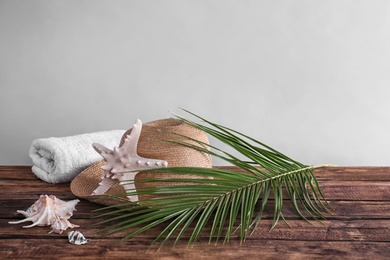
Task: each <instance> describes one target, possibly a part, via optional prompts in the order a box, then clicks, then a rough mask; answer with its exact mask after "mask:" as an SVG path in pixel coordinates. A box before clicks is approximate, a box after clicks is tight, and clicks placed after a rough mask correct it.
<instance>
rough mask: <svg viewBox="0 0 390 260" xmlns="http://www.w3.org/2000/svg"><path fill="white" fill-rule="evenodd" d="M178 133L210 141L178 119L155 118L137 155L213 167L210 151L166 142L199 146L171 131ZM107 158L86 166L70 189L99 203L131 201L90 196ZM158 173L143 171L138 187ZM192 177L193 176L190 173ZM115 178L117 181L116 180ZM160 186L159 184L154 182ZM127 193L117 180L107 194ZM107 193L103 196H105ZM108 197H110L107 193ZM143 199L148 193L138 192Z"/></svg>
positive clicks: (145, 128)
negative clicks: (173, 141)
mask: <svg viewBox="0 0 390 260" xmlns="http://www.w3.org/2000/svg"><path fill="white" fill-rule="evenodd" d="M131 130H132V129H129V130H127V131H126V132H125V133H124V134H123V136H122V139H121V142H120V144H119V146H122V145H123V143H124V140H125V138H126V136H127V135H129V134H130V132H131ZM172 132H173V133H177V134H179V135H184V136H187V137H190V138H193V139H195V140H199V141H201V142H203V143H208V138H207V135H206V133H205V132H203V131H201V130H199V129H196V128H194V127H192V126H190V125H188V124H185V123H183V122H181V121H178V120H175V119H171V118H169V119H161V120H157V121H152V122H148V123H146V124H144V125H143V126H142V131H141V135H140V138H139V140H138V146H137V152H138V155H139V156H141V157H145V158H151V159H158V160H165V161H167V162H168V167H171V166H194V167H208V168H210V167H212V164H211V157H210V156H209V155H208V154H205V153H202V152H200V151H197V150H195V149H191V148H188V147H184V146H182V145H180V144H174V143H170V142H166V141H164V140H177V141H182V142H183V141H185V142H187V143H191V144H194V145H198V146H199V145H200V144H198V143H196V142H194V141H190V140H188V139H186V138H184V137H181V136H179V135H173V134H171V133H172ZM105 164H106V162H105V161H104V160H102V161H99V162H97V163H94V164H92V165H91V166H90V167H88V168H87V169H85V170H84V171H83V172H81V173H80V174H79V175H77V176H76V177H75V178H74V179H73V181H72V182H71V185H70V188H71V191H72V192H73V194H74V195H76V196H78V197H81V198H85V199H88V200H90V201H93V202H97V203H100V204H104V205H115V204H120V203H123V202H128V201H129V200H128V199H127V198H126V197H125V196H120V197H115V198H113V197H110V198H108V199H107V198H105V199H101V197H102V195H91V194H92V193H93V191H94V190H95V189H96V188H97V187H98V186H99V182H100V181H101V179H102V177H103V175H104V170H102V169H101V168H100V167H101V166H103V165H105ZM155 174H156V173H151V172H141V173H138V174H137V175H136V177H135V187H136V189H137V188H140V187H142V186H143V185H147V183H146V184H145V182H139V181H138V183H137V180H140V179H141V178H152V177H153V176H156V175H155ZM164 176H166V177H169V176H170V174H169V173H158V177H159V178H161V177H164ZM189 177H190V176H189ZM114 181H115V180H114ZM154 185H157V184H154ZM120 194H122V195H124V194H125V190H124V188H123V187H122V186H121V185H120V184H119V181H116V182H115V183H114V185H113V186H112V187H111V188H110V189H109V190H108V191H107V192H106V195H111V196H116V195H120ZM103 196H104V195H103ZM104 197H107V196H104ZM139 197H140V200H142V199H145V198H146V197H145V195H139Z"/></svg>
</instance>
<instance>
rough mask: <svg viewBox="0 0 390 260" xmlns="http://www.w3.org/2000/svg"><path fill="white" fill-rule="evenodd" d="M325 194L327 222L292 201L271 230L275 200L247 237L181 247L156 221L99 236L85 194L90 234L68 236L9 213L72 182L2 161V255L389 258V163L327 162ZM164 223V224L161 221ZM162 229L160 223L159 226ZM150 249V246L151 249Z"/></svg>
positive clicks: (61, 192) (322, 172) (66, 191)
mask: <svg viewBox="0 0 390 260" xmlns="http://www.w3.org/2000/svg"><path fill="white" fill-rule="evenodd" d="M315 175H316V176H317V179H318V180H319V182H320V185H321V187H322V189H323V191H324V194H325V196H326V198H327V199H328V201H329V203H330V205H331V206H332V207H333V208H334V213H333V214H332V215H329V216H328V218H327V219H326V220H325V221H323V223H322V224H319V223H315V224H314V225H312V224H309V223H307V222H305V221H303V220H301V219H299V218H298V217H297V216H296V214H295V213H294V212H293V210H292V207H291V206H290V205H289V203H288V201H286V202H285V203H284V205H283V207H284V210H283V212H284V216H285V218H286V219H287V222H288V224H289V226H288V225H287V224H285V223H284V222H282V221H280V222H279V224H278V225H277V227H276V228H275V229H273V230H272V231H269V228H270V225H271V220H272V212H273V211H272V210H273V209H272V207H271V206H270V207H269V208H267V209H266V213H265V215H264V221H262V224H261V225H260V226H259V228H258V229H257V230H256V231H255V233H254V234H253V235H252V236H250V237H249V238H248V239H247V240H246V242H245V243H244V244H240V242H239V238H238V237H235V236H233V237H232V238H231V241H230V242H229V243H227V244H222V243H221V244H218V245H214V244H208V240H207V238H206V236H207V234H206V233H205V236H204V237H201V239H200V240H199V241H197V242H196V243H195V244H194V245H193V246H192V247H187V245H186V243H185V241H182V242H181V243H179V245H177V246H176V247H175V248H172V247H170V246H166V247H164V248H162V249H161V250H159V251H157V250H155V249H153V248H152V249H150V250H148V248H149V245H150V243H151V242H152V241H153V238H154V237H155V236H156V235H157V234H159V231H161V230H162V229H158V228H156V229H153V230H150V231H147V232H145V233H142V234H140V235H138V236H137V237H135V238H133V239H130V240H128V241H126V242H124V243H122V244H119V245H113V243H114V242H116V241H118V239H119V238H120V236H119V235H114V236H112V237H109V238H100V237H99V236H98V235H96V234H94V233H95V231H96V229H97V227H95V226H92V225H93V224H94V223H96V222H97V220H96V219H93V218H91V217H92V216H94V214H96V213H93V212H92V211H93V210H94V209H98V208H101V206H100V205H98V204H94V203H91V202H89V201H86V200H82V199H81V200H80V203H79V204H77V206H76V209H77V211H76V212H75V213H74V215H73V217H72V218H71V219H70V221H71V222H72V223H73V224H77V225H80V228H77V230H79V231H81V232H83V233H84V235H85V236H86V237H87V238H88V239H89V240H90V242H89V243H88V244H86V245H80V246H76V245H72V244H70V243H68V239H67V233H68V231H70V230H69V229H68V230H66V231H65V232H64V233H63V234H48V232H49V231H50V227H34V228H29V229H24V228H22V226H23V224H18V225H11V224H8V222H9V221H15V220H20V219H23V216H22V215H20V214H18V213H17V212H16V211H17V210H20V209H22V210H25V209H27V208H28V207H29V206H31V205H32V204H33V203H34V201H35V200H37V199H38V197H39V195H41V194H48V195H55V196H57V197H58V198H60V199H62V200H71V199H75V198H76V197H75V196H74V195H73V194H72V193H71V192H70V188H69V183H64V184H48V183H46V182H43V181H41V180H39V179H37V178H36V177H35V175H34V174H33V173H32V172H31V167H28V166H0V191H1V196H0V207H1V211H0V259H5V258H7V259H79V258H82V259H96V258H112V259H217V258H219V259H390V167H327V168H320V169H316V170H315ZM161 228H163V227H161ZM157 229H158V230H157ZM147 250H148V251H147Z"/></svg>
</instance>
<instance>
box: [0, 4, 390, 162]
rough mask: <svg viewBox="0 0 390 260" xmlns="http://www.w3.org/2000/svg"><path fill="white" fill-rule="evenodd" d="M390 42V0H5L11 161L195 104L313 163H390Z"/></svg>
mask: <svg viewBox="0 0 390 260" xmlns="http://www.w3.org/2000/svg"><path fill="white" fill-rule="evenodd" d="M389 46H390V2H389V1H377V0H371V1H359V0H345V1H339V0H335V1H312V0H307V1H302V0H295V1H275V0H271V1H247V0H243V1H242V0H241V1H229V0H220V1H213V0H208V1H183V0H178V1H119V0H110V1H99V0H77V1H49V0H47V1H42V0H35V1H30V0H25V1H23V0H0V91H1V92H0V119H1V121H0V124H1V127H0V164H2V165H18V164H24V165H30V164H31V161H30V158H29V157H28V149H29V147H30V145H31V142H32V141H33V140H34V139H36V138H43V137H50V136H57V137H59V136H69V135H74V134H80V133H87V132H94V131H100V130H110V129H127V128H129V127H130V126H131V125H132V123H133V122H134V120H135V119H136V118H140V119H142V120H143V121H144V122H146V121H150V120H154V119H159V118H163V117H169V116H171V114H170V112H176V113H179V114H182V115H185V113H183V112H181V111H180V109H179V107H183V108H186V109H189V110H191V111H193V112H195V113H198V114H200V115H202V116H204V117H207V118H208V119H210V120H214V121H216V122H218V123H221V124H224V125H227V126H230V127H233V128H235V129H237V130H240V131H243V132H245V133H247V134H249V135H251V136H253V137H255V138H257V139H259V140H261V141H263V142H265V143H267V144H269V145H271V146H273V147H275V148H277V149H279V150H281V151H283V152H284V153H286V154H288V155H290V156H291V157H293V158H295V159H297V160H300V161H302V162H304V163H307V164H317V163H331V164H337V165H389V162H390V158H389V152H388V151H389V150H390V138H389V130H390V116H389V115H388V111H389V109H390V102H389V97H390V47H389ZM216 164H218V162H216Z"/></svg>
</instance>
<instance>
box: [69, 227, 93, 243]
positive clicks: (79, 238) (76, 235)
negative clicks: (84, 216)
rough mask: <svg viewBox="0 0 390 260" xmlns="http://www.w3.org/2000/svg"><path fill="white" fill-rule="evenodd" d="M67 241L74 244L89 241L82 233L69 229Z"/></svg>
mask: <svg viewBox="0 0 390 260" xmlns="http://www.w3.org/2000/svg"><path fill="white" fill-rule="evenodd" d="M68 240H69V243H71V244H75V245H84V244H86V243H88V242H89V240H88V239H86V238H85V237H84V235H83V234H82V233H81V232H80V231H77V230H76V231H70V232H69V233H68Z"/></svg>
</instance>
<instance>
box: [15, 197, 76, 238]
mask: <svg viewBox="0 0 390 260" xmlns="http://www.w3.org/2000/svg"><path fill="white" fill-rule="evenodd" d="M78 202H79V200H77V199H76V200H71V201H63V200H60V199H58V198H57V197H56V196H54V195H50V196H48V195H41V196H40V197H39V199H38V200H37V201H35V202H34V204H33V205H31V206H30V207H29V208H28V209H27V210H26V211H23V210H17V212H18V213H20V214H23V215H24V216H25V217H26V218H25V219H22V220H19V221H10V222H8V223H9V224H20V223H23V222H27V221H31V222H33V223H32V224H31V225H27V226H23V228H30V227H34V226H50V225H51V226H52V229H53V230H52V231H51V232H55V233H62V231H63V230H66V229H67V228H68V227H75V225H73V224H71V223H70V222H69V221H68V219H69V218H70V217H71V216H72V215H73V211H74V210H75V206H76V204H77V203H78ZM51 232H50V233H51Z"/></svg>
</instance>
